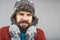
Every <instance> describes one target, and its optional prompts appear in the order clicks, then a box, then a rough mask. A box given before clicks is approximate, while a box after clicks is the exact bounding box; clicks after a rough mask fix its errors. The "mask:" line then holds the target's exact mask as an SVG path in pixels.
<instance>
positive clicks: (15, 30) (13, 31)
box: [9, 24, 36, 40]
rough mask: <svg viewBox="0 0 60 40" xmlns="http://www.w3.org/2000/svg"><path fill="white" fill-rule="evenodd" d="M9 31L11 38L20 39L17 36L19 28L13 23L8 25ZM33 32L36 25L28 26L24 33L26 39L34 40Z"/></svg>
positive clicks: (34, 32) (13, 39) (12, 39)
mask: <svg viewBox="0 0 60 40" xmlns="http://www.w3.org/2000/svg"><path fill="white" fill-rule="evenodd" d="M9 33H10V36H11V40H21V38H20V36H19V34H20V30H19V28H18V27H17V26H16V25H15V24H13V25H11V26H10V28H9ZM35 34H36V27H35V26H31V27H29V28H28V29H27V32H26V33H25V35H26V40H34V37H35Z"/></svg>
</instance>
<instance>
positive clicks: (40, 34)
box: [36, 28, 46, 40]
mask: <svg viewBox="0 0 60 40" xmlns="http://www.w3.org/2000/svg"><path fill="white" fill-rule="evenodd" d="M36 37H38V38H37V39H40V40H46V37H45V33H44V31H43V30H42V29H39V28H37V33H36Z"/></svg>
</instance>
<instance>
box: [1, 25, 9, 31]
mask: <svg viewBox="0 0 60 40" xmlns="http://www.w3.org/2000/svg"><path fill="white" fill-rule="evenodd" d="M8 30H9V26H3V27H2V28H0V31H1V32H5V31H8Z"/></svg>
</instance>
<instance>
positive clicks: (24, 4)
mask: <svg viewBox="0 0 60 40" xmlns="http://www.w3.org/2000/svg"><path fill="white" fill-rule="evenodd" d="M14 8H15V11H14V13H13V14H12V16H11V22H12V24H15V23H16V14H17V12H19V11H26V12H30V13H31V14H32V16H33V20H32V25H34V26H36V24H38V18H37V17H36V16H35V8H34V5H33V3H31V2H29V1H18V2H16V4H15V6H14Z"/></svg>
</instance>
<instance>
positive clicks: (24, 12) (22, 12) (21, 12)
mask: <svg viewBox="0 0 60 40" xmlns="http://www.w3.org/2000/svg"><path fill="white" fill-rule="evenodd" d="M17 13H18V14H31V13H30V12H26V11H19V12H17ZM31 15H32V14H31Z"/></svg>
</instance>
